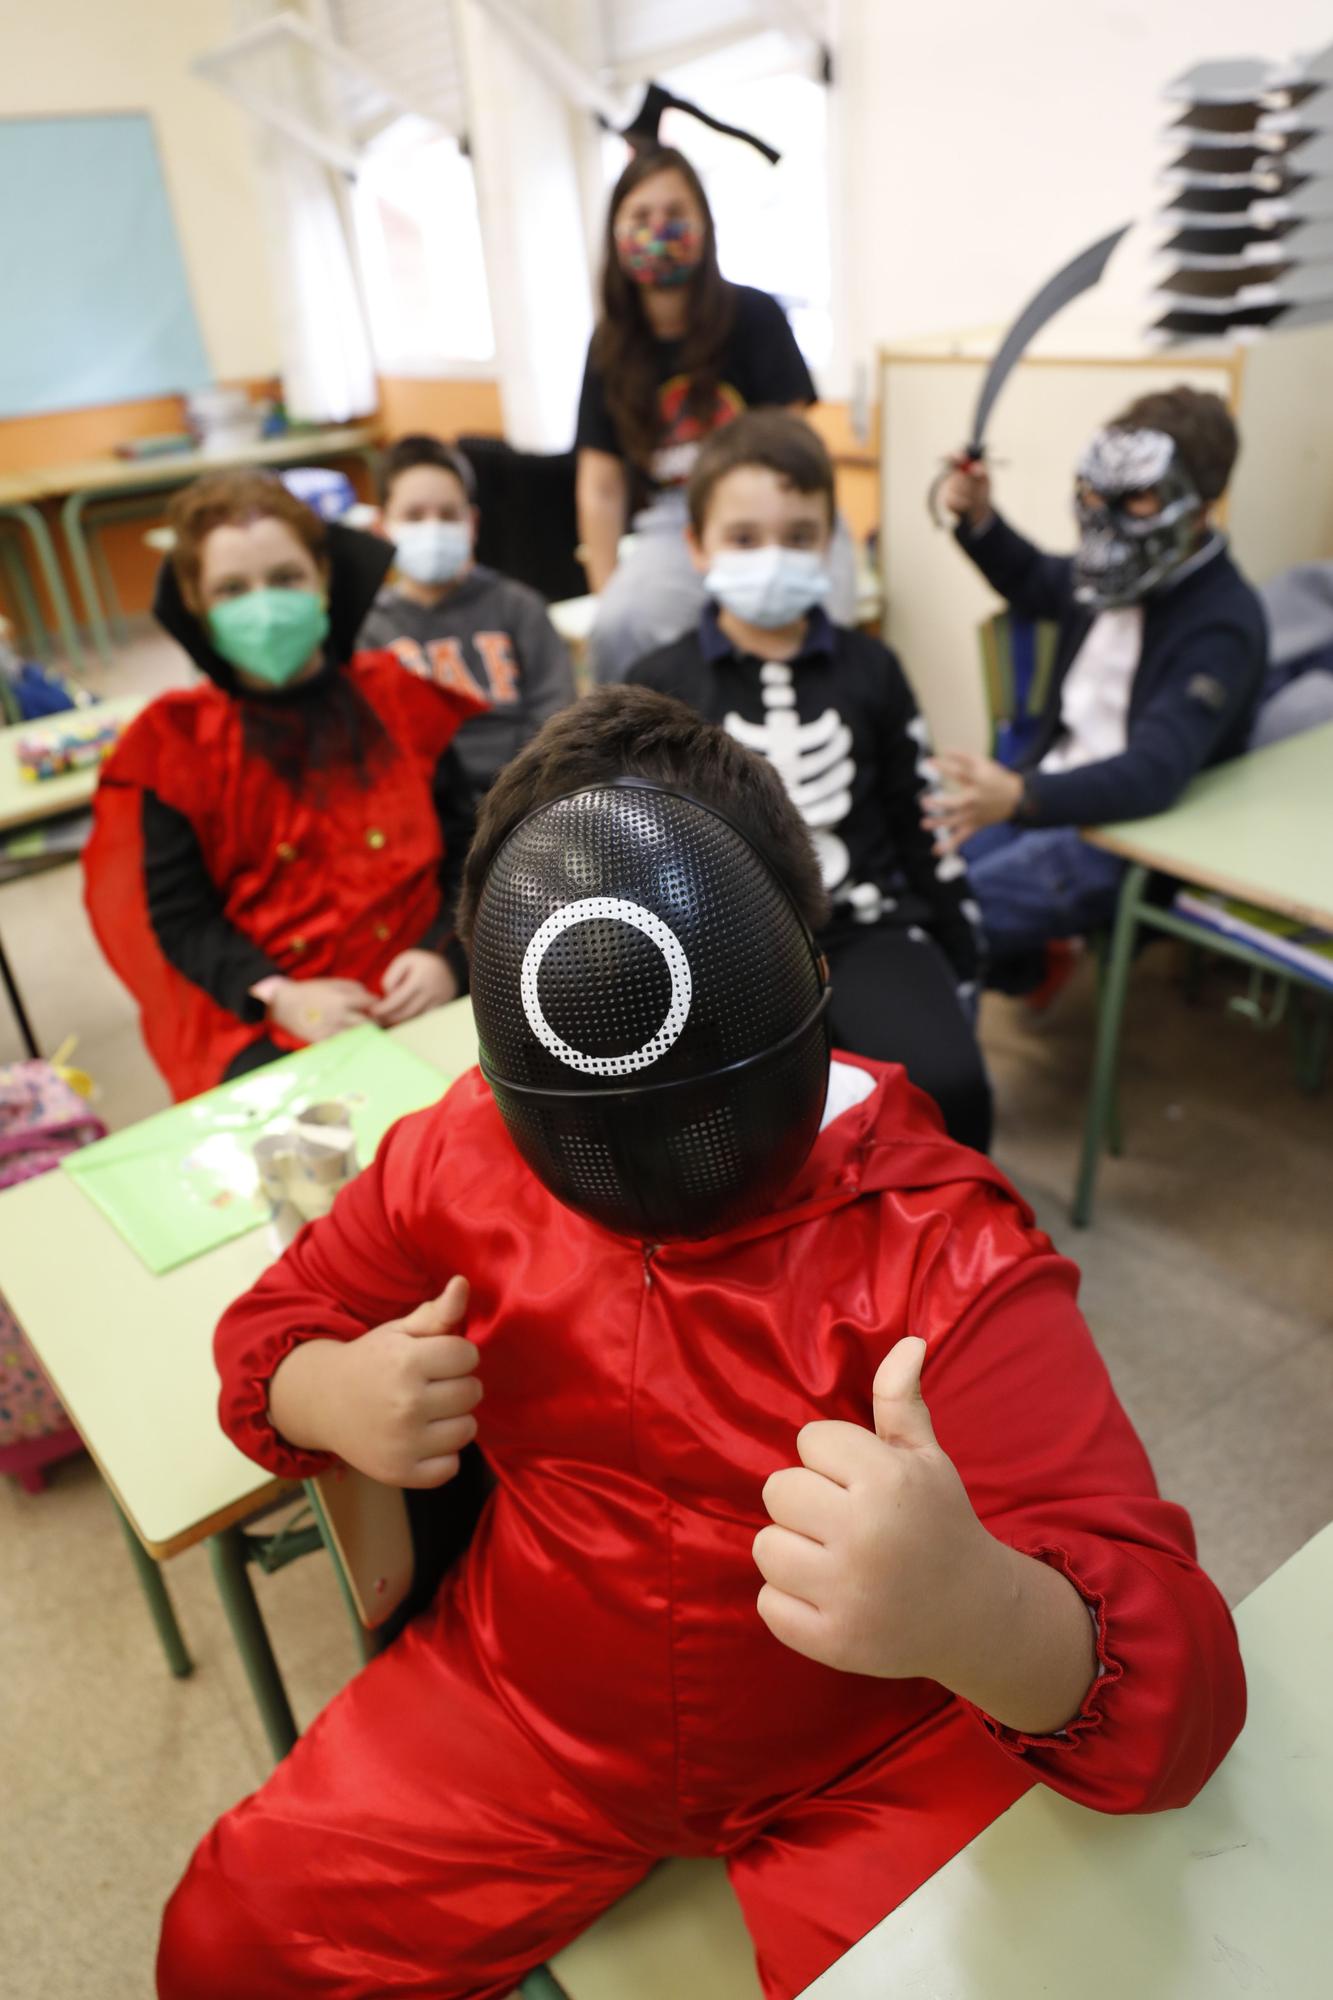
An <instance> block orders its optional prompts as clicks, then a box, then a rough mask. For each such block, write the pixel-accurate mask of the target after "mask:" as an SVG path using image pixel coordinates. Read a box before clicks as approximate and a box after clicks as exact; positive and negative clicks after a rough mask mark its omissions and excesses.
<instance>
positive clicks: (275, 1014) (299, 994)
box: [250, 974, 375, 1042]
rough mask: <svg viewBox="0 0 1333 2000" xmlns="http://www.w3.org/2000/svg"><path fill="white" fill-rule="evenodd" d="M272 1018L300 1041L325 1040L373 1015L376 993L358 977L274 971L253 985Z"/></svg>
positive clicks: (255, 994) (257, 996) (270, 1018)
mask: <svg viewBox="0 0 1333 2000" xmlns="http://www.w3.org/2000/svg"><path fill="white" fill-rule="evenodd" d="M250 991H251V993H252V994H253V995H254V997H255V999H256V1000H262V1001H263V1003H264V1006H265V1007H266V1008H267V1009H268V1017H269V1020H270V1021H272V1022H273V1024H274V1025H275V1027H279V1028H282V1029H285V1031H286V1032H287V1034H289V1035H291V1036H292V1037H293V1038H294V1039H295V1040H296V1041H298V1042H324V1041H327V1040H328V1038H329V1036H330V1035H340V1034H341V1033H342V1031H343V1029H344V1028H357V1027H360V1025H361V1023H362V1022H363V1021H368V1020H370V1018H371V1009H372V1008H373V1007H374V1005H375V996H374V994H373V993H371V992H370V991H369V989H368V988H367V987H365V986H363V985H362V984H361V981H360V980H359V979H285V978H283V977H282V976H281V974H274V975H273V976H272V977H271V978H269V979H261V980H260V981H259V983H258V985H257V986H252V987H251V988H250Z"/></svg>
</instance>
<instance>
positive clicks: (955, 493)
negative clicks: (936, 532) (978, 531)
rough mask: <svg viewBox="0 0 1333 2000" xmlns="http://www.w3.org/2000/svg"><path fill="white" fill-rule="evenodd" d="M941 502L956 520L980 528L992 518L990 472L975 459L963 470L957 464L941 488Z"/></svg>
mask: <svg viewBox="0 0 1333 2000" xmlns="http://www.w3.org/2000/svg"><path fill="white" fill-rule="evenodd" d="M940 500H941V503H942V504H943V505H944V506H945V507H947V508H948V510H949V512H950V513H951V514H952V515H953V516H954V519H955V520H958V521H966V522H967V524H968V526H969V527H970V528H980V527H982V526H983V525H984V524H985V522H986V521H987V520H989V518H990V512H991V504H990V474H989V473H988V472H987V470H986V468H985V466H984V465H981V464H977V463H976V462H975V461H974V462H973V464H972V465H971V466H970V467H969V468H968V470H966V471H963V470H961V469H960V468H959V467H957V466H955V467H954V469H953V471H952V472H950V474H949V476H948V478H947V479H946V480H945V482H944V484H943V485H942V486H941V488H940Z"/></svg>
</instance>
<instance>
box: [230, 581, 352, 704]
mask: <svg viewBox="0 0 1333 2000" xmlns="http://www.w3.org/2000/svg"><path fill="white" fill-rule="evenodd" d="M208 636H209V638H210V639H211V640H212V641H213V644H214V646H215V648H216V649H217V651H218V652H219V653H221V655H222V657H223V659H224V660H230V662H231V664H232V666H234V667H240V668H241V669H242V670H243V671H244V672H245V673H247V674H252V675H253V676H254V678H255V679H256V680H259V681H266V682H267V683H268V685H269V686H270V687H285V686H286V685H287V683H288V682H289V681H292V680H295V678H296V676H297V674H299V673H300V671H301V669H302V667H303V666H305V664H306V662H307V661H308V660H309V658H310V656H311V654H312V653H313V652H314V650H315V648H316V647H317V646H320V645H322V644H323V643H324V641H325V639H327V638H328V636H329V612H328V606H327V605H326V604H325V602H324V599H323V598H322V597H320V596H318V595H317V594H316V593H315V592H314V591H313V590H247V591H246V593H245V595H244V597H229V598H227V599H226V600H225V601H224V602H223V603H221V604H215V605H214V606H213V609H212V610H211V611H210V612H209V614H208Z"/></svg>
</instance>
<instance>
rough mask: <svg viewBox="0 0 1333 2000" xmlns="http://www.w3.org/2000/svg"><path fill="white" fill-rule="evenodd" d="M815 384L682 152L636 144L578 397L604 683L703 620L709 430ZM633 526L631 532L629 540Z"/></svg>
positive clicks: (586, 546)
mask: <svg viewBox="0 0 1333 2000" xmlns="http://www.w3.org/2000/svg"><path fill="white" fill-rule="evenodd" d="M814 401H815V385H814V383H813V381H812V380H811V377H810V370H809V369H808V368H807V366H806V364H805V358H804V356H803V355H802V353H801V350H800V348H799V347H798V346H797V345H796V340H795V336H794V335H793V333H792V330H791V327H790V326H789V325H788V322H787V316H786V314H785V313H784V311H783V309H782V307H781V306H780V305H779V303H778V301H777V300H776V299H775V298H772V297H770V296H769V294H768V293H767V292H760V291H756V290H755V289H754V288H753V287H752V286H750V285H733V284H729V283H728V281H727V280H726V279H725V278H724V277H723V276H722V273H721V271H720V269H719V268H718V261H717V239H716V234H715V231H714V227H713V217H712V213H711V211H710V209H709V206H708V197H707V196H706V195H705V193H704V190H703V183H702V182H701V181H700V179H699V176H698V174H696V172H695V171H694V168H693V167H692V166H691V165H690V163H689V161H688V160H687V159H686V158H685V156H684V154H682V153H678V152H676V151H675V150H674V149H673V148H671V147H660V148H657V149H655V150H650V151H647V152H642V153H639V154H636V156H635V157H634V159H632V160H631V161H630V163H629V165H628V166H627V167H626V168H625V171H624V173H623V174H622V175H621V176H620V179H619V180H618V181H617V183H616V186H615V189H614V191H613V193H612V196H611V203H610V207H609V209H608V211H607V229H606V246H605V255H604V261H603V267H602V286H601V312H600V315H599V317H598V322H597V327H596V330H595V331H594V333H593V337H592V344H591V346H590V348H589V350H588V365H587V368H586V370H585V373H584V377H583V392H582V395H581V397H580V399H579V419H578V432H577V436H576V438H575V444H576V447H577V450H578V516H579V536H580V540H581V548H580V552H579V553H580V559H581V560H582V562H583V566H584V568H585V570H586V571H587V574H588V581H589V584H590V585H591V587H592V589H593V590H594V591H596V592H597V594H598V596H599V597H600V599H601V602H600V604H599V606H598V611H597V622H596V624H595V626H594V628H593V633H592V640H591V657H592V667H593V674H594V677H595V678H596V679H597V680H599V681H618V680H623V679H624V677H625V675H626V673H627V672H628V670H629V669H630V667H631V666H633V665H634V663H635V661H636V660H639V659H641V658H642V657H643V656H644V655H645V654H646V653H649V652H651V651H653V650H654V649H655V648H656V647H658V646H662V645H665V644H667V643H668V642H669V641H670V640H672V639H678V638H679V637H680V635H681V633H682V632H684V631H686V630H687V629H688V628H689V627H690V626H691V625H693V624H694V623H695V622H696V620H697V619H698V617H699V615H700V613H701V611H702V609H703V601H704V600H703V591H702V586H701V584H700V580H699V577H698V575H697V573H696V571H695V569H694V566H693V564H692V563H691V561H690V557H689V551H688V549H687V547H686V544H685V527H686V520H687V514H686V506H685V486H686V482H687V481H688V479H689V476H690V470H691V468H692V466H693V464H694V460H695V458H696V456H697V454H698V451H699V446H700V445H701V443H702V442H703V440H704V439H705V438H706V437H708V436H709V435H710V434H711V433H712V432H713V431H715V430H717V429H719V428H720V427H721V426H722V425H723V424H726V423H730V421H731V420H732V418H733V417H737V416H739V415H740V413H741V412H742V411H743V410H745V409H754V408H773V407H776V408H781V409H790V410H795V411H797V412H800V411H804V410H805V409H807V408H808V407H809V405H810V404H811V403H813V402H814ZM631 520H632V522H633V527H634V543H633V546H632V548H631V549H630V550H628V551H627V553H626V555H625V556H624V558H623V559H622V560H619V561H618V560H617V551H618V548H619V544H620V540H621V537H622V535H623V534H624V533H625V530H626V528H627V527H628V526H629V525H630V522H631ZM854 568H855V566H854V558H853V554H852V549H851V544H850V540H849V538H848V537H847V536H846V534H845V533H844V534H842V535H841V536H840V537H839V539H838V541H837V542H835V545H834V550H833V556H832V569H833V592H832V596H831V598H830V600H829V605H828V609H829V614H830V616H831V617H833V618H834V619H837V620H843V621H845V622H851V620H852V618H853V615H854V612H855V590H856V586H855V574H854Z"/></svg>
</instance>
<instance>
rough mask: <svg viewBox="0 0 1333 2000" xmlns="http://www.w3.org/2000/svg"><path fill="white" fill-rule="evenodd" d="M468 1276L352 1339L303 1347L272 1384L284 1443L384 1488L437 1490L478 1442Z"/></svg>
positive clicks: (271, 1396)
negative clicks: (319, 1454)
mask: <svg viewBox="0 0 1333 2000" xmlns="http://www.w3.org/2000/svg"><path fill="white" fill-rule="evenodd" d="M467 1306H468V1285H467V1280H466V1278H462V1277H456V1278H451V1279H450V1280H449V1283H448V1284H447V1285H446V1286H445V1288H444V1290H443V1291H442V1292H441V1293H440V1295H439V1297H438V1298H436V1299H431V1300H429V1301H428V1302H427V1303H426V1304H425V1305H420V1306H418V1307H417V1308H416V1309H415V1311H413V1312H410V1313H408V1314H406V1315H405V1316H404V1317H403V1318H401V1319H391V1320H386V1321H385V1322H384V1323H383V1324H382V1325H381V1326H374V1327H371V1328H370V1330H369V1331H368V1332H367V1333H363V1334H362V1335H361V1336H360V1338H359V1339H357V1340H349V1341H346V1342H343V1341H336V1340H332V1341H331V1340H307V1341H302V1342H301V1344H300V1345H299V1346H298V1347H294V1348H293V1349H292V1351H291V1353H290V1354H288V1355H287V1356H286V1357H285V1359H284V1360H283V1361H282V1362H281V1363H280V1364H279V1366H278V1367H277V1369H276V1370H275V1371H274V1375H273V1380H272V1381H271V1382H270V1384H269V1415H270V1417H271V1418H272V1420H273V1424H274V1427H275V1428H276V1429H277V1430H278V1431H279V1432H280V1433H281V1435H282V1436H283V1437H285V1438H286V1439H287V1440H288V1442H289V1443H291V1444H294V1445H297V1446H299V1447H302V1448H304V1449H307V1450H312V1451H331V1452H335V1453H336V1454H337V1456H338V1457H339V1458H341V1459H343V1460H344V1462H345V1463H346V1464H348V1465H354V1466H355V1467H356V1468H357V1469H358V1471H360V1472H364V1473H367V1474H368V1475H369V1477H370V1478H371V1479H379V1480H382V1481H383V1482H384V1483H385V1484H386V1485H389V1486H443V1485H444V1484H445V1482H446V1481H447V1480H450V1479H452V1478H453V1477H454V1475H455V1473H456V1472H457V1471H458V1459H459V1453H460V1452H461V1451H462V1449H463V1447H464V1445H467V1444H470V1443H471V1441H472V1439H473V1438H474V1437H475V1436H476V1434H477V1420H476V1418H475V1416H474V1415H473V1414H472V1413H473V1411H474V1410H475V1409H476V1407H477V1405H478V1404H479V1403H480V1401H481V1393H482V1391H481V1380H480V1377H479V1376H478V1374H477V1365H478V1363H479V1361H480V1359H481V1356H480V1354H479V1352H478V1350H477V1348H476V1347H475V1346H474V1345H473V1343H472V1342H471V1341H470V1340H468V1339H467V1338H466V1336H465V1335H464V1334H463V1333H462V1331H461V1328H462V1326H463V1324H464V1321H465V1319H466V1316H467Z"/></svg>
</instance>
